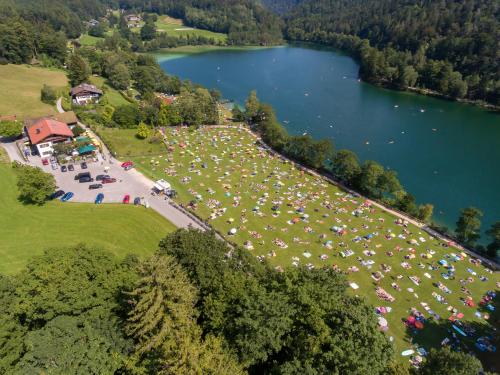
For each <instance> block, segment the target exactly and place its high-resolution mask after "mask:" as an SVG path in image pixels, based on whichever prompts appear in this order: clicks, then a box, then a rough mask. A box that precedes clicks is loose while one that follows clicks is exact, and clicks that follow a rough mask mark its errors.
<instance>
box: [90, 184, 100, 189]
mask: <svg viewBox="0 0 500 375" xmlns="http://www.w3.org/2000/svg"><path fill="white" fill-rule="evenodd" d="M95 189H102V184H92V185H89V190H95Z"/></svg>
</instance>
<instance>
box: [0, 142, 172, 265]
mask: <svg viewBox="0 0 500 375" xmlns="http://www.w3.org/2000/svg"><path fill="white" fill-rule="evenodd" d="M1 151H3V149H1V148H0V156H2V158H0V160H5V158H4V154H3V153H2V152H1ZM0 190H1V191H2V194H0V212H1V215H0V238H1V241H0V259H1V261H0V273H2V274H13V273H16V272H18V271H19V270H21V269H22V268H23V267H24V266H25V265H26V263H27V262H28V260H29V259H30V258H32V257H33V256H35V255H39V254H41V253H42V252H43V250H45V249H47V248H51V247H60V246H71V245H74V244H77V243H82V242H83V243H86V244H88V245H90V246H96V247H99V248H102V249H105V250H108V251H110V252H112V253H114V254H116V255H118V256H120V257H123V256H125V255H126V254H130V253H134V254H138V255H139V256H146V255H149V254H151V253H153V252H154V251H155V250H156V248H157V245H158V242H159V241H160V239H161V238H163V237H164V236H165V235H166V234H167V233H169V232H172V231H173V230H175V227H174V226H173V224H171V223H170V222H168V221H167V220H165V219H164V218H163V217H162V216H160V215H159V214H157V213H156V212H155V211H152V210H151V209H146V208H144V207H136V206H132V205H130V206H128V205H119V204H102V205H99V206H96V205H94V204H83V203H61V202H59V201H55V202H50V203H47V204H46V205H45V206H41V207H39V206H28V205H23V204H22V203H20V202H19V201H18V200H17V187H16V178H15V175H14V173H13V171H12V169H11V167H10V165H9V164H0Z"/></svg>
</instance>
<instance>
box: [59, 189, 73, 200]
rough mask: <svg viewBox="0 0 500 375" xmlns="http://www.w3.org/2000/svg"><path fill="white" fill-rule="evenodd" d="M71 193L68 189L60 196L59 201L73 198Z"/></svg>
mask: <svg viewBox="0 0 500 375" xmlns="http://www.w3.org/2000/svg"><path fill="white" fill-rule="evenodd" d="M73 195H75V194H73V193H72V192H71V191H68V192H67V193H66V194H64V195H63V196H62V198H61V202H67V201H69V200H70V199H71V198H73Z"/></svg>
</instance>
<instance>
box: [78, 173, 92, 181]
mask: <svg viewBox="0 0 500 375" xmlns="http://www.w3.org/2000/svg"><path fill="white" fill-rule="evenodd" d="M82 177H90V172H82V173H78V174H76V175H75V180H79V179H80V178H82Z"/></svg>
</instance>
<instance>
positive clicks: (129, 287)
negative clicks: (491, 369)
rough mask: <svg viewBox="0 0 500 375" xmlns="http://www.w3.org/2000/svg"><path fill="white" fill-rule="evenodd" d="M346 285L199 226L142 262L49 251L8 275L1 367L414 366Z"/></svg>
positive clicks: (180, 370) (470, 364)
mask: <svg viewBox="0 0 500 375" xmlns="http://www.w3.org/2000/svg"><path fill="white" fill-rule="evenodd" d="M346 285H347V284H346V279H345V276H344V275H342V274H340V273H337V272H335V271H333V270H332V269H326V268H324V269H315V270H307V269H306V268H305V267H302V268H298V269H290V270H288V271H287V272H286V273H279V272H276V271H274V269H272V268H271V267H269V266H268V265H267V264H265V263H264V264H262V263H259V262H258V261H257V260H256V259H255V257H253V256H252V255H250V254H249V253H248V252H246V251H245V250H242V249H239V248H234V249H230V248H228V247H227V245H226V244H225V243H224V242H222V241H220V240H217V239H216V237H215V235H214V234H213V233H200V232H197V231H186V230H180V231H178V232H175V233H173V234H171V235H169V236H167V237H166V238H165V239H164V240H163V241H162V242H161V243H160V245H159V249H158V251H157V252H156V254H154V255H153V256H152V257H150V258H149V259H144V260H139V259H138V258H137V257H135V256H132V255H130V256H127V257H126V258H125V259H124V260H118V259H116V258H115V257H114V256H112V255H110V254H108V253H106V252H103V251H101V250H98V249H91V248H88V247H85V246H84V245H78V246H75V247H72V248H61V249H52V250H47V251H46V252H45V254H44V255H43V256H40V257H37V258H34V259H33V260H32V261H31V262H30V263H29V264H28V266H27V267H26V268H25V269H24V270H23V271H22V272H21V273H19V274H17V275H15V276H12V277H6V276H0V302H1V303H0V322H1V324H0V372H1V373H9V374H41V373H47V374H61V375H62V374H64V375H69V374H218V375H225V374H227V375H237V374H244V373H254V374H306V373H307V374H311V375H314V374H325V373H340V374H347V373H349V374H367V373H371V374H374V375H375V374H404V373H407V370H406V369H405V368H403V367H401V366H400V365H396V364H395V363H394V362H393V349H392V346H391V344H390V342H389V340H388V339H387V338H386V336H385V335H384V334H383V333H382V332H380V331H379V329H378V326H377V321H376V319H373V313H372V308H371V307H370V306H368V305H367V304H366V303H365V302H364V301H363V299H361V298H358V297H354V296H351V295H349V294H348V293H347V290H346ZM434 357H435V360H433V358H434ZM429 358H430V360H429V361H428V364H427V363H426V365H424V366H423V367H422V370H421V371H422V373H423V374H426V373H445V372H443V371H445V370H446V371H448V370H454V372H453V373H454V374H457V375H462V374H463V375H468V374H472V373H478V371H480V369H481V364H480V362H479V361H478V360H477V359H475V358H474V357H472V356H469V355H467V354H463V353H454V352H450V351H449V350H446V349H443V350H440V351H438V352H436V353H434V352H431V355H430V357H429ZM470 371H472V372H470Z"/></svg>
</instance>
